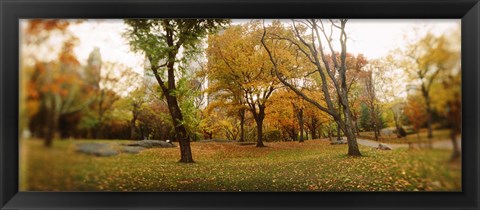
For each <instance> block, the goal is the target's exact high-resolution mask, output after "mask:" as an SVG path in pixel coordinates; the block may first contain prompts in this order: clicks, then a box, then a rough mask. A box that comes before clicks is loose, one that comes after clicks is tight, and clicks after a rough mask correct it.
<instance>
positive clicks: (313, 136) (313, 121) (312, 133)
mask: <svg viewBox="0 0 480 210" xmlns="http://www.w3.org/2000/svg"><path fill="white" fill-rule="evenodd" d="M316 128H317V123H316V122H315V118H313V117H312V129H311V130H310V132H311V135H312V140H313V139H317V130H316Z"/></svg>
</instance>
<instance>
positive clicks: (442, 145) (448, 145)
mask: <svg viewBox="0 0 480 210" xmlns="http://www.w3.org/2000/svg"><path fill="white" fill-rule="evenodd" d="M357 142H358V143H359V144H361V145H364V146H368V147H378V144H379V142H376V141H372V140H366V139H357ZM457 143H458V145H459V147H460V148H462V146H461V139H460V138H459V139H457ZM384 144H386V145H388V146H390V147H392V148H393V149H397V148H408V144H389V143H384ZM432 147H433V148H434V149H452V148H453V145H452V142H451V141H450V140H441V141H435V142H433V145H432Z"/></svg>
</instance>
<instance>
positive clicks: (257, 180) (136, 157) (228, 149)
mask: <svg viewBox="0 0 480 210" xmlns="http://www.w3.org/2000/svg"><path fill="white" fill-rule="evenodd" d="M79 142H86V141H79V140H65V141H55V142H54V146H53V148H49V149H46V148H44V147H43V146H42V142H41V141H38V140H23V141H22V142H21V151H22V155H21V164H20V167H21V169H20V176H21V184H20V188H21V190H24V191H25V190H27V191H461V166H460V163H459V162H458V163H449V162H448V159H449V156H450V151H448V150H406V149H405V150H402V149H398V150H392V151H381V150H375V149H373V148H369V147H363V146H360V149H361V152H362V154H363V156H362V157H348V156H346V152H347V146H346V145H329V143H328V141H320V140H314V141H313V140H309V141H306V142H304V143H298V142H278V143H266V146H267V147H265V148H256V147H254V146H251V145H248V146H240V145H238V144H235V143H217V142H202V143H199V142H198V143H197V142H193V143H192V151H193V155H194V156H193V158H194V160H195V161H196V163H195V164H182V163H178V162H177V161H178V159H179V148H178V147H177V148H158V149H147V150H143V151H141V152H140V153H139V154H119V155H117V156H112V157H95V156H89V155H85V154H80V153H76V152H75V144H76V143H79ZM88 142H92V141H88ZM97 142H98V141H97ZM104 142H109V143H113V144H119V143H120V141H104ZM121 142H125V141H121Z"/></svg>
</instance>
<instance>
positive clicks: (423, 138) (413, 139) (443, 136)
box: [360, 129, 450, 144]
mask: <svg viewBox="0 0 480 210" xmlns="http://www.w3.org/2000/svg"><path fill="white" fill-rule="evenodd" d="M360 138H363V139H370V140H375V136H374V134H373V132H360ZM443 140H450V130H448V129H444V130H433V138H432V142H435V141H443ZM379 141H380V142H385V143H394V144H407V143H419V142H422V143H428V142H429V140H428V133H427V131H426V130H425V131H422V132H420V133H419V134H418V135H417V134H416V133H413V134H408V135H407V137H403V138H397V135H395V134H393V135H385V134H384V135H381V136H379Z"/></svg>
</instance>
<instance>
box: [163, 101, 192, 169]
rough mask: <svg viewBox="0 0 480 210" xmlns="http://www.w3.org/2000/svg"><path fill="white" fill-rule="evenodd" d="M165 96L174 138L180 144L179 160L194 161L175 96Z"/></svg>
mask: <svg viewBox="0 0 480 210" xmlns="http://www.w3.org/2000/svg"><path fill="white" fill-rule="evenodd" d="M165 96H166V98H167V104H168V110H169V111H170V116H171V117H172V121H173V126H174V129H175V134H176V138H177V140H178V143H179V145H180V161H179V162H182V163H194V161H193V158H192V151H191V148H190V139H189V137H188V135H187V129H186V128H185V126H184V125H183V124H182V123H183V116H182V113H181V112H180V107H179V106H178V102H177V98H176V97H175V96H172V95H170V93H169V94H165Z"/></svg>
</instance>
